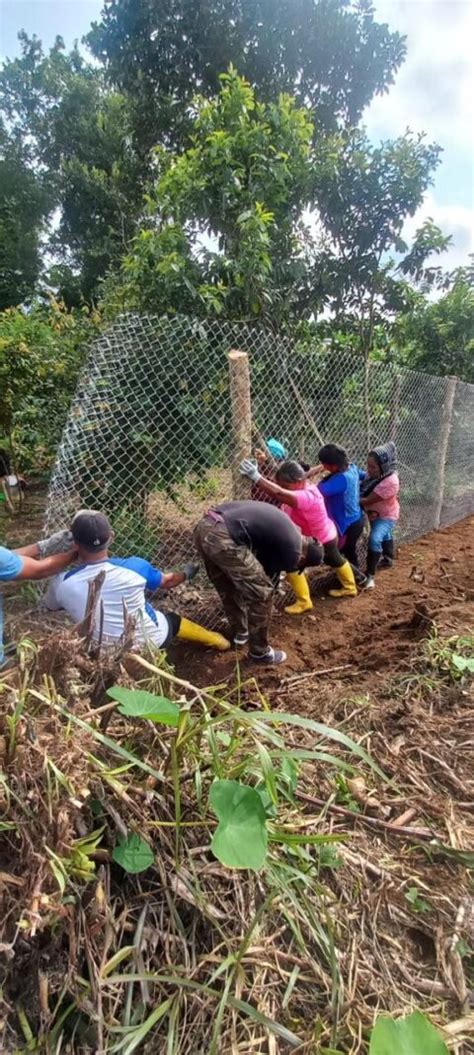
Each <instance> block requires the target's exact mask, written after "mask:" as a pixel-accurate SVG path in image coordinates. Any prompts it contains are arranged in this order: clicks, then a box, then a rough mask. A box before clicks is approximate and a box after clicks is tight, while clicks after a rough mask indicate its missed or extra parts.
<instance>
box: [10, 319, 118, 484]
mask: <svg viewBox="0 0 474 1055" xmlns="http://www.w3.org/2000/svg"><path fill="white" fill-rule="evenodd" d="M98 326H99V317H98V315H97V314H95V313H94V314H92V315H89V314H88V313H85V312H84V311H79V312H72V313H70V312H68V311H66V310H65V308H64V305H62V304H61V303H58V302H57V301H55V300H51V301H50V305H49V308H46V307H42V306H41V305H35V306H34V307H33V308H32V309H31V310H30V311H29V312H24V311H22V310H21V309H19V308H9V309H7V310H6V311H4V312H2V314H1V315H0V440H1V441H2V443H3V445H9V446H10V448H11V451H12V456H13V460H14V463H15V466H16V468H20V469H24V470H33V471H35V472H41V471H43V470H44V469H46V468H48V467H49V466H50V464H51V459H52V457H53V455H54V452H55V449H56V446H57V444H58V442H59V439H60V436H61V431H62V428H63V425H64V422H65V418H66V415H67V412H68V410H69V404H70V400H71V398H72V395H73V392H74V389H75V386H76V382H77V376H78V373H79V370H80V368H81V366H82V361H83V355H84V351H85V346H86V343H87V341H88V339H89V337H90V334H91V333H93V332H94V331H97V329H98Z"/></svg>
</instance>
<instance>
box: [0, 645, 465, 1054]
mask: <svg viewBox="0 0 474 1055" xmlns="http://www.w3.org/2000/svg"><path fill="white" fill-rule="evenodd" d="M459 649H462V650H464V653H465V654H468V653H469V650H470V649H472V642H471V643H469V641H468V640H467V639H463V640H461V641H460V639H459V637H456V638H453V640H452V641H450V642H449V641H448V642H446V641H445V640H444V639H439V638H437V637H436V636H435V637H432V638H430V639H429V641H428V642H427V643H425V644H423V645H422V646H421V649H420V652H419V654H418V656H417V658H416V661H413V663H412V664H411V666H410V667H407V668H406V669H405V670H404V671H403V672H402V673H401V674H400V675H399V676H398V677H396V678H395V680H394V678H393V675H392V678H391V681H390V684H388V683H383V682H382V681H381V684H380V691H379V692H378V693H377V694H376V696H374V695H373V694H370V695H368V696H363V697H358V698H357V697H356V698H351V699H348V696H347V688H345V689H344V691H342V688H341V691H339V690H338V691H337V692H333V696H332V698H331V699H329V698H328V693H329V685H325V684H322V685H319V687H318V689H317V690H316V689H315V688H314V687H313V689H311V692H312V693H316V691H318V692H320V693H326V697H327V707H326V713H327V711H328V710H330V711H331V720H330V724H331V727H332V734H331V730H328V731H327V733H326V734H324V733H323V732H319V733H318V732H317V731H316V729H315V727H314V726H312V725H311V724H306V725H305V723H304V719H303V720H302V719H297V720H298V722H299V724H298V725H295V724H290V723H289V722H286V721H285V722H283V723H282V724H276V725H274V724H273V719H272V715H271V714H270V713H269V712H268V710H267V708H268V703H267V701H266V700H265V699H263V698H262V696H261V694H260V693H259V691H258V686H256V684H255V683H254V682H253V681H250V682H248V683H245V684H241V683H240V682H239V681H238V679H237V680H236V682H235V684H234V685H233V687H232V688H231V689H230V690H229V689H228V688H226V689H221V690H220V691H218V690H215V689H214V690H202V689H196V688H194V687H193V686H192V685H189V684H187V683H185V682H182V681H179V680H177V679H174V680H173V674H172V672H171V671H170V669H169V668H168V667H167V666H166V665H164V664H163V661H162V660H160V661H159V662H160V663H161V664H162V665H161V667H160V666H158V667H157V666H156V661H155V660H153V662H152V663H151V665H148V666H146V663H145V665H144V664H143V661H140V660H138V659H137V658H136V657H128V658H127V656H124V655H118V656H117V657H111V658H110V659H108V660H107V662H106V663H104V662H103V661H102V660H100V659H97V658H94V657H91V656H90V655H88V654H86V653H85V651H84V649H83V647H82V645H81V643H80V642H79V641H78V640H77V638H76V637H75V635H74V633H73V632H72V631H61V632H58V633H56V634H55V635H54V638H51V637H49V638H47V639H46V640H45V641H44V642H43V643H42V644H39V646H38V647H37V646H33V645H29V644H27V645H24V646H23V647H22V649H21V650H20V657H19V662H18V664H17V665H16V666H15V667H13V668H12V669H11V670H9V671H7V672H6V674H4V675H3V677H2V679H1V681H0V686H1V693H0V722H1V730H0V731H1V739H0V751H1V755H2V758H1V765H2V810H1V820H0V854H1V859H0V894H1V898H2V916H3V924H2V933H1V942H2V945H1V951H2V974H3V979H2V993H3V1009H2V1011H3V1013H2V1021H3V1026H4V1040H3V1050H5V1051H6V1052H13V1051H22V1052H27V1051H37V1052H41V1053H53V1052H60V1051H64V1052H72V1053H77V1055H92V1053H93V1052H94V1053H95V1052H104V1053H105V1052H107V1053H108V1052H111V1053H112V1052H121V1053H131V1052H132V1051H134V1050H136V1051H141V1052H145V1053H146V1052H149V1053H150V1055H151V1053H156V1052H160V1055H161V1053H163V1055H191V1053H192V1055H213V1053H214V1055H237V1053H243V1055H253V1053H256V1055H285V1053H287V1052H289V1051H293V1050H294V1051H297V1052H300V1053H306V1055H309V1053H312V1055H317V1053H322V1052H324V1051H327V1050H329V1049H330V1050H331V1051H337V1052H341V1053H344V1055H363V1053H366V1052H367V1051H368V1036H369V1033H370V1029H371V1026H372V1024H373V1021H374V1018H375V1017H376V1015H377V1013H378V1012H379V1011H380V1010H385V1011H391V1012H393V1013H396V1014H398V1013H402V1012H404V1011H406V1010H407V1009H409V1008H412V1007H415V1006H417V1007H420V1008H423V1009H424V1010H426V1011H427V1012H428V1013H429V1014H430V1015H431V1016H432V1017H433V1020H434V1021H435V1022H438V1023H440V1024H441V1023H444V1024H447V1023H450V1024H451V1025H450V1029H451V1034H450V1050H452V1051H453V1052H455V1053H456V1055H467V1053H468V1052H469V1051H472V1050H473V1049H472V1042H471V1041H470V1040H469V1036H470V1037H471V1038H472V1035H473V1034H472V1030H473V1023H472V1015H471V1016H470V1011H469V1008H470V1006H471V1000H472V986H473V975H472V967H473V963H472V946H473V944H474V921H473V916H472V887H471V886H470V882H469V869H468V866H471V867H472V866H473V864H474V855H473V854H472V852H471V853H469V851H472V847H473V839H472V831H473V826H472V807H473V797H472V719H473V715H474V707H473V699H472V694H471V688H470V686H472V681H469V680H468V679H467V677H464V678H462V679H460V678H459V677H458V676H457V675H456V673H455V671H454V670H453V665H452V656H453V654H455V652H456V650H459ZM115 680H117V681H120V683H121V684H125V685H140V687H146V688H148V689H150V690H151V691H154V692H157V691H158V692H162V693H164V694H165V695H167V696H169V697H171V698H174V699H176V700H178V701H179V702H180V704H181V707H182V708H185V710H183V715H184V717H183V724H182V725H181V727H180V728H179V729H178V731H176V730H175V729H166V728H163V727H161V726H159V727H157V726H155V725H153V724H152V723H151V722H143V721H141V722H138V721H134V722H131V721H129V720H126V719H124V718H123V717H122V716H121V715H120V714H119V713H118V712H117V711H116V710H115V707H114V706H110V702H107V701H106V698H105V697H104V688H105V687H106V686H107V685H109V684H111V683H112V681H115ZM307 691H309V689H308V690H307ZM351 691H352V692H353V689H352V690H351ZM329 695H330V694H329ZM280 706H285V698H284V697H282V703H281V704H280ZM104 708H105V709H104ZM340 733H345V734H346V735H348V736H350V737H351V738H352V741H353V748H351V747H350V746H344V745H343V744H342V743H340V742H338V740H337V739H335V738H334V737H335V736H336V737H337V736H338V734H340ZM357 745H362V746H363V748H364V749H365V751H366V752H367V754H368V757H369V759H370V761H368V760H367V759H366V758H362V757H360V755H359V754H357V750H358V748H357ZM262 746H265V747H266V749H267V752H268V753H269V755H270V758H271V766H272V769H273V775H272V773H271V772H270V770H269V767H268V762H267V763H266V764H265V765H264V764H263V763H262V756H261V755H259V750H260V749H261V747H262ZM309 752H311V753H312V757H309V755H308V753H309ZM315 752H316V756H315ZM306 756H308V757H306ZM283 759H291V760H292V763H293V764H297V765H298V768H299V773H298V783H297V785H296V790H295V792H294V795H293V794H292V792H291V788H290V787H289V785H286V784H285V781H284V780H283V779H282V778H281V763H282V760H283ZM375 766H378V771H377V769H376V768H374V767H375ZM380 773H383V774H384V776H381V775H380ZM216 775H217V776H218V775H221V776H222V775H225V776H226V777H229V776H232V777H234V778H236V777H237V776H238V777H239V778H240V779H242V780H244V782H247V783H256V782H261V783H265V782H266V783H267V785H268V784H269V782H270V784H271V780H274V779H277V784H278V786H277V799H278V809H277V815H276V817H275V818H274V819H273V820H272V821H271V822H269V823H270V827H271V828H272V830H273V831H274V832H275V833H277V835H278V839H277V841H275V842H271V843H270V852H269V856H268V859H267V863H266V865H265V866H264V868H263V869H262V871H260V872H258V873H252V872H248V871H243V872H242V871H231V870H229V869H227V868H224V867H223V866H222V864H220V863H219V862H218V861H217V860H216V859H215V858H214V857H213V855H212V853H211V851H210V845H209V844H210V837H211V834H212V830H213V825H214V824H215V819H214V818H213V816H212V813H210V811H209V808H208V805H207V792H208V788H209V785H210V782H211V781H212V779H213V778H214V777H215V776H216ZM127 830H128V831H131V830H136V831H139V832H140V833H141V835H142V836H143V837H144V838H145V839H146V840H147V841H148V842H149V843H150V844H151V845H152V846H153V850H154V852H155V861H154V864H153V866H152V867H151V868H149V869H148V870H147V871H146V872H144V873H143V874H142V875H138V876H135V877H134V876H130V875H127V874H126V873H124V872H123V871H122V870H121V869H120V868H119V866H118V865H117V864H115V863H114V862H113V861H112V860H111V853H112V849H113V847H114V845H115V844H116V842H117V840H118V839H119V838H120V837H121V836H122V835H123V833H124V832H125V831H127ZM95 832H99V833H100V835H97V837H95V838H94V837H92V840H91V833H95ZM278 833H279V834H278ZM282 833H283V834H284V836H285V840H284V841H282V838H281V834H282ZM315 835H317V836H319V837H322V840H321V842H319V843H318V842H315V841H314V836H315ZM334 837H336V841H335V842H334V843H333V842H331V841H330V839H331V838H334ZM470 971H471V973H469V972H470Z"/></svg>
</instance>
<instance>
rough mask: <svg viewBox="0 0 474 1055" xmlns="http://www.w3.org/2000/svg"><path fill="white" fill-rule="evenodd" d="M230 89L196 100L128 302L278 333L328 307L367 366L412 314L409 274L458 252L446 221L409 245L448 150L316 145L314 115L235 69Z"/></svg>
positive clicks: (127, 289)
mask: <svg viewBox="0 0 474 1055" xmlns="http://www.w3.org/2000/svg"><path fill="white" fill-rule="evenodd" d="M221 82H222V87H221V91H220V93H219V95H218V97H217V98H216V99H215V100H213V101H211V102H208V101H207V100H203V99H201V100H198V101H197V103H195V104H194V119H193V125H192V144H193V145H192V146H191V147H190V148H189V149H188V150H186V151H185V152H184V153H181V154H176V155H175V156H174V157H171V156H170V154H169V153H165V152H164V151H163V152H161V154H160V155H159V162H160V165H161V172H160V175H159V178H158V180H157V182H156V185H155V188H154V190H153V191H152V192H151V193H150V195H149V199H148V212H149V217H148V219H147V222H146V224H144V225H143V227H142V229H141V231H140V232H139V234H138V235H137V237H136V238H135V240H134V243H133V247H132V251H131V253H129V254H128V255H127V257H126V258H125V261H124V267H123V275H124V279H125V283H124V287H123V289H122V294H123V300H122V305H123V306H129V307H132V306H133V307H139V308H148V309H150V308H151V309H155V310H158V311H166V310H168V309H171V310H180V311H183V310H187V311H189V312H191V313H195V314H196V313H197V314H212V313H218V314H224V315H225V316H227V317H230V318H242V319H249V318H251V319H258V320H261V321H263V322H265V323H267V324H270V325H272V326H273V327H274V328H277V329H281V328H286V329H288V328H294V327H295V325H296V324H297V322H298V320H299V319H301V318H302V317H303V318H306V319H311V318H312V317H314V316H315V315H317V314H318V313H319V312H320V311H321V309H322V308H323V307H327V308H328V309H331V312H332V314H333V316H334V317H335V319H336V322H337V324H338V325H339V326H341V325H344V326H345V327H347V328H349V329H352V330H356V331H357V347H358V350H360V351H362V352H363V353H364V355H365V356H366V357H368V356H369V354H370V352H371V349H372V344H373V334H374V327H375V325H376V323H377V321H378V320H379V319H381V318H383V317H384V315H385V317H387V314H390V312H393V311H395V310H400V308H403V307H404V305H405V299H406V295H407V294H406V289H407V282H406V276H408V277H410V276H411V275H414V276H415V277H416V278H417V279H420V276H421V274H422V273H424V271H423V265H424V261H425V260H426V258H427V257H428V256H429V254H430V252H432V251H433V249H436V251H441V250H442V249H443V248H444V247H445V245H446V239H444V238H443V237H442V235H441V234H440V232H439V231H438V229H437V228H436V227H435V226H434V225H433V224H431V225H425V226H424V227H423V228H422V229H421V230H420V232H419V233H418V234H417V237H416V239H415V241H414V244H413V246H412V247H411V249H409V247H408V246H407V245H405V243H403V242H402V239H401V235H402V230H403V225H404V222H405V220H406V218H407V217H408V216H413V215H414V213H415V212H416V210H417V208H418V206H419V205H420V203H421V201H422V199H423V195H424V192H425V190H426V188H427V187H428V186H429V184H430V182H431V180H432V176H433V172H434V170H435V168H436V164H437V161H438V155H439V150H438V148H437V147H436V145H433V144H428V143H425V141H424V139H423V137H421V136H413V135H410V134H409V133H407V134H406V135H405V136H402V137H401V138H399V139H397V140H395V141H394V142H388V143H384V144H382V146H381V147H379V148H374V147H373V146H372V145H371V143H370V141H369V140H368V138H367V136H366V135H365V133H364V132H363V131H357V130H355V131H354V130H350V131H345V130H344V131H342V132H337V133H335V134H328V135H325V134H324V133H321V132H320V133H319V135H318V136H317V137H316V141H315V142H314V136H313V124H312V122H311V120H310V118H309V115H308V111H307V110H306V109H305V108H298V107H297V106H296V105H295V104H294V103H293V102H292V100H291V99H290V98H289V97H288V96H280V98H279V100H278V101H277V102H275V103H268V104H265V103H261V102H259V101H258V100H257V98H256V93H255V92H254V91H253V90H252V88H251V87H250V86H249V85H248V84H247V82H245V81H244V80H243V79H242V78H241V77H239V76H238V74H237V73H236V72H235V71H231V72H230V73H229V74H227V75H224V76H223V77H222V78H221ZM394 252H395V253H398V254H399V256H398V263H397V261H396V260H395V259H394V257H393V253H394ZM400 254H401V255H400ZM402 272H404V273H405V277H403V278H402Z"/></svg>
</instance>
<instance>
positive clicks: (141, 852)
mask: <svg viewBox="0 0 474 1055" xmlns="http://www.w3.org/2000/svg"><path fill="white" fill-rule="evenodd" d="M112 858H113V860H114V861H115V862H116V863H117V864H118V865H120V866H121V868H123V870H124V872H128V873H129V875H138V873H139V872H145V871H146V869H147V868H149V867H150V865H152V864H153V861H154V859H155V855H154V853H153V850H152V849H151V847H150V846H149V845H148V843H146V842H145V840H144V839H142V838H141V836H140V835H137V833H136V832H129V834H128V835H127V837H126V839H122V841H121V842H119V843H117V846H116V847H115V849H114V852H113V854H112Z"/></svg>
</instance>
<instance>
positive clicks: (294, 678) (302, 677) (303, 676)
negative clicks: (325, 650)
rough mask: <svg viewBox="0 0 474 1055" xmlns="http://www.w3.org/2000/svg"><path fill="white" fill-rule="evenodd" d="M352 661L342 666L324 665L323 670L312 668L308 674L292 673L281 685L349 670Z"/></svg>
mask: <svg viewBox="0 0 474 1055" xmlns="http://www.w3.org/2000/svg"><path fill="white" fill-rule="evenodd" d="M351 666H352V664H351V663H343V664H342V666H340V667H323V668H322V669H321V670H310V671H309V672H308V673H306V674H292V675H291V677H290V678H284V679H283V681H282V682H281V685H282V686H283V685H290V684H293V683H294V682H295V681H308V680H309V679H310V678H318V677H321V675H322V674H335V673H336V672H337V671H339V670H349V667H351Z"/></svg>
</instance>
